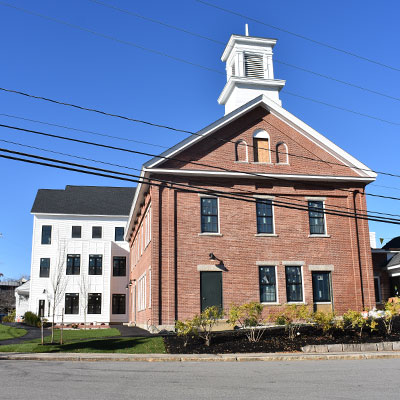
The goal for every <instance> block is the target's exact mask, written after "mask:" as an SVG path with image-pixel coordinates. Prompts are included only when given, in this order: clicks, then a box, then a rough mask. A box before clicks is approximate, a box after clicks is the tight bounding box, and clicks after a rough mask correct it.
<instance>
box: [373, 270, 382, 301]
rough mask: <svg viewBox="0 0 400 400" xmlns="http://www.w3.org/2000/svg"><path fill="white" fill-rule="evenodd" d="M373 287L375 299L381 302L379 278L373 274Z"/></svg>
mask: <svg viewBox="0 0 400 400" xmlns="http://www.w3.org/2000/svg"><path fill="white" fill-rule="evenodd" d="M374 288H375V301H376V302H377V303H382V296H381V279H380V278H379V276H374Z"/></svg>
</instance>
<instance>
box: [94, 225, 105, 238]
mask: <svg viewBox="0 0 400 400" xmlns="http://www.w3.org/2000/svg"><path fill="white" fill-rule="evenodd" d="M102 234H103V233H102V227H101V226H92V239H101V237H102Z"/></svg>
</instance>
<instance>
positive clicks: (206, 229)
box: [201, 197, 218, 233]
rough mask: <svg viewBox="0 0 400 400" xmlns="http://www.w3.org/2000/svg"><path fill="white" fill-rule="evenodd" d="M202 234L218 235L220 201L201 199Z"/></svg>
mask: <svg viewBox="0 0 400 400" xmlns="http://www.w3.org/2000/svg"><path fill="white" fill-rule="evenodd" d="M201 232H202V233H218V199H217V198H216V197H202V198H201Z"/></svg>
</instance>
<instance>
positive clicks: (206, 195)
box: [199, 193, 222, 236]
mask: <svg viewBox="0 0 400 400" xmlns="http://www.w3.org/2000/svg"><path fill="white" fill-rule="evenodd" d="M206 197H207V198H210V197H211V198H213V199H217V212H218V232H202V231H201V199H202V198H206ZM199 198H200V233H199V236H222V234H221V213H220V204H219V197H218V196H214V195H209V194H203V193H199Z"/></svg>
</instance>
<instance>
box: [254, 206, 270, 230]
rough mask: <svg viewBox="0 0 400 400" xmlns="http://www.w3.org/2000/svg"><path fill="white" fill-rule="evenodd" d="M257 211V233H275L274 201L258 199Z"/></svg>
mask: <svg viewBox="0 0 400 400" xmlns="http://www.w3.org/2000/svg"><path fill="white" fill-rule="evenodd" d="M256 211H257V233H274V223H273V216H272V200H263V199H258V200H257V202H256Z"/></svg>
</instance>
